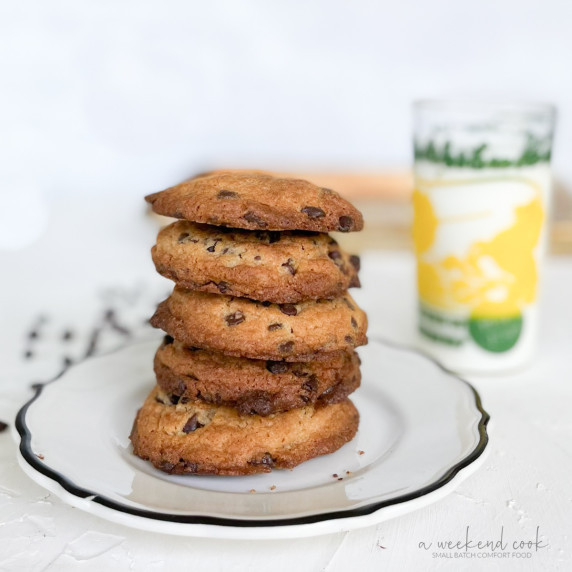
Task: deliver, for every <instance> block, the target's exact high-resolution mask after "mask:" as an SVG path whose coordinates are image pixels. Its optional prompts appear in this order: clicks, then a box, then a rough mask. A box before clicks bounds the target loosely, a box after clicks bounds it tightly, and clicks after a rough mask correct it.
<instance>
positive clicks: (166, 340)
mask: <svg viewBox="0 0 572 572" xmlns="http://www.w3.org/2000/svg"><path fill="white" fill-rule="evenodd" d="M174 341H175V339H174V338H172V337H171V336H169V335H166V336H165V337H164V338H163V343H164V344H165V345H166V346H168V345H171V344H172V343H173V342H174Z"/></svg>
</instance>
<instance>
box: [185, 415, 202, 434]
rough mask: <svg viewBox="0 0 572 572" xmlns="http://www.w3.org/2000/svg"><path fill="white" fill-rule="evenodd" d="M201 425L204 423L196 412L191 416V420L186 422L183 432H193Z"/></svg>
mask: <svg viewBox="0 0 572 572" xmlns="http://www.w3.org/2000/svg"><path fill="white" fill-rule="evenodd" d="M201 427H204V425H203V424H202V423H199V422H198V420H197V414H196V413H195V414H194V415H193V416H192V417H189V420H188V421H187V422H186V423H185V426H184V427H183V433H187V434H188V433H192V432H193V431H196V430H197V429H200V428H201Z"/></svg>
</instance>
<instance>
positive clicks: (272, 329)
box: [268, 322, 282, 332]
mask: <svg viewBox="0 0 572 572" xmlns="http://www.w3.org/2000/svg"><path fill="white" fill-rule="evenodd" d="M281 328H282V324H278V323H277V322H276V323H274V324H270V325H269V326H268V331H269V332H275V331H276V330H280V329H281Z"/></svg>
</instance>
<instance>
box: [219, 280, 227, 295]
mask: <svg viewBox="0 0 572 572" xmlns="http://www.w3.org/2000/svg"><path fill="white" fill-rule="evenodd" d="M216 287H217V288H218V291H219V292H220V293H221V294H225V293H226V292H228V290H229V287H230V284H229V283H228V282H224V281H221V282H218V283H217V285H216Z"/></svg>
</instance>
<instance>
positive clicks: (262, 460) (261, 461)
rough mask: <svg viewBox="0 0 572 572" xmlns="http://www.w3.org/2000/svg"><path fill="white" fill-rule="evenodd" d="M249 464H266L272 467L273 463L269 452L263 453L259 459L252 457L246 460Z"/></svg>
mask: <svg viewBox="0 0 572 572" xmlns="http://www.w3.org/2000/svg"><path fill="white" fill-rule="evenodd" d="M248 464H249V465H266V466H267V467H272V466H273V465H274V459H273V458H272V455H270V453H264V455H263V456H262V457H261V458H260V459H252V460H251V461H248Z"/></svg>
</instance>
